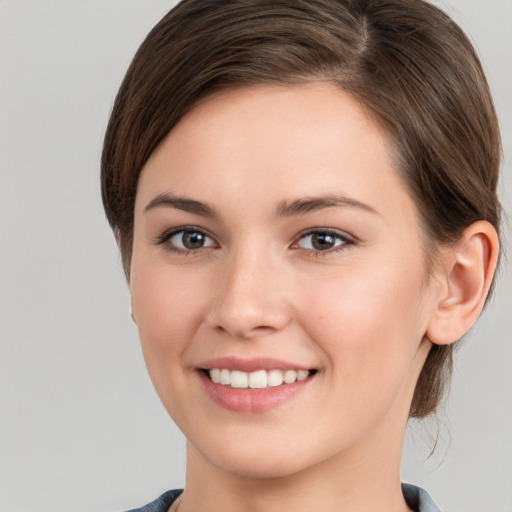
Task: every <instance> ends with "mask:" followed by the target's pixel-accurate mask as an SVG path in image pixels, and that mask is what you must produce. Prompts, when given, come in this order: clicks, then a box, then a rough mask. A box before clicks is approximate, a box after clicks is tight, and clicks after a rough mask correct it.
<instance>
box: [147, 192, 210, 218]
mask: <svg viewBox="0 0 512 512" xmlns="http://www.w3.org/2000/svg"><path fill="white" fill-rule="evenodd" d="M158 207H165V208H174V209H175V210H182V211H184V212H188V213H195V214H196V215H201V216H202V217H211V218H213V217H217V211H216V210H215V208H214V207H213V206H210V205H208V204H206V203H203V202H201V201H196V200H195V199H188V198H187V197H179V196H173V195H172V194H169V193H167V194H159V195H157V196H156V197H155V198H154V199H152V200H151V201H150V202H149V203H148V204H147V205H146V207H145V208H144V211H145V212H148V211H150V210H153V209H155V208H158Z"/></svg>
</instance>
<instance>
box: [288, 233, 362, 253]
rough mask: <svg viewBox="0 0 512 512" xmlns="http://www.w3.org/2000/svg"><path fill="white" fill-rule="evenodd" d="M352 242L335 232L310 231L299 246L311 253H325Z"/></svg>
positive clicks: (300, 241) (301, 239) (302, 238)
mask: <svg viewBox="0 0 512 512" xmlns="http://www.w3.org/2000/svg"><path fill="white" fill-rule="evenodd" d="M351 243H352V241H351V240H349V239H348V238H346V237H344V236H342V235H341V234H340V233H336V232H333V231H312V232H311V231H310V232H309V233H306V234H304V235H303V236H302V237H301V238H300V240H299V242H298V243H297V245H298V246H299V247H300V248H301V249H306V250H309V251H319V252H325V251H329V250H330V249H334V248H335V247H339V246H343V245H347V244H351Z"/></svg>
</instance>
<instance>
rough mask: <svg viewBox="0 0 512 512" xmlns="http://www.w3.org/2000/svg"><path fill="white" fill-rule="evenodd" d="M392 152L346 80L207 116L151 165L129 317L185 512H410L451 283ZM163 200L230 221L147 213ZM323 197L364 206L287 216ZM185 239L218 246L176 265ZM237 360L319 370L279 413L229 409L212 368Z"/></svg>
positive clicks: (275, 91) (215, 107)
mask: <svg viewBox="0 0 512 512" xmlns="http://www.w3.org/2000/svg"><path fill="white" fill-rule="evenodd" d="M389 147H390V144H389V141H388V140H387V137H386V134H385V133H384V132H383V131H382V130H381V128H380V126H379V125H378V124H377V123H376V121H375V120H374V119H373V118H372V117H371V116H370V115H368V114H367V113H366V112H365V110H364V109H363V108H362V107H361V106H360V105H359V104H358V103H357V102H356V101H355V100H354V99H353V98H352V97H351V96H350V95H349V94H347V93H345V92H343V91H342V90H340V89H338V88H336V87H335V86H334V85H329V84H318V83H314V84H309V85H301V86H297V87H290V86H287V87H279V86H272V87H271V86H259V87H253V88H246V89H241V90H230V91H226V92H222V93H221V94H218V95H216V96H214V97H211V98H209V99H207V100H205V101H203V102H202V103H200V104H199V105H198V106H196V108H194V109H193V110H192V111H191V112H189V113H188V114H187V115H186V116H185V117H184V118H183V119H182V120H181V121H180V123H179V124H178V125H177V126H176V127H175V128H174V129H173V130H172V131H171V133H170V134H169V135H168V136H167V138H166V139H165V140H164V141H163V143H162V144H161V145H160V146H159V147H158V148H157V150H156V151H155V152H154V154H153V155H152V156H151V158H150V159H149V161H148V162H147V164H146V166H145V168H144V170H143V172H142V174H141V178H140V181H139V185H138V191H137V198H136V205H135V229H134V245H133V258H132V266H131V282H130V286H131V294H132V310H133V319H134V321H135V322H136V324H137V326H138V329H139V332H140V337H141V342H142V348H143V352H144V357H145V360H146V364H147V367H148V370H149V373H150V376H151V378H152V381H153V384H154V386H155V388H156V390H157V392H158V394H159V396H160V398H161V400H162V402H163V404H164V406H165V407H166V409H167V411H168V412H169V414H170V415H171V417H172V418H173V419H174V421H175V422H176V423H177V425H178V426H179V427H180V429H181V430H182V431H183V432H184V434H185V435H186V437H187V440H188V444H187V458H188V461H187V484H186V490H185V493H184V497H183V500H182V502H181V504H180V512H187V511H189V512H191V511H193V510H209V511H217V510H219V511H220V510H222V511H223V512H226V511H228V512H229V511H239V510H247V511H259V510H265V511H272V510H279V511H282V510H295V511H301V510H304V511H306V510H308V511H310V510H313V509H316V510H322V511H340V510H350V511H351V512H358V511H370V510H371V511H372V512H376V511H377V512H378V511H387V512H389V511H391V510H393V511H401V510H402V511H403V510H408V508H407V505H406V504H405V502H404V500H403V497H402V495H401V489H400V474H399V471H400V458H401V451H402V444H403V437H404V429H405V425H406V421H407V417H408V411H409V407H410V403H411V400H412V395H413V391H414V387H415V383H416V381H417V378H418V375H419V373H420V370H421V368H422V365H423V363H424V361H425V358H426V356H427V354H428V350H429V348H430V346H431V344H430V341H428V339H427V338H426V334H427V331H428V329H429V328H430V326H431V323H432V321H433V318H434V317H435V315H436V314H437V311H438V304H439V296H440V293H445V292H446V291H447V289H448V288H449V286H448V285H446V280H442V279H437V280H433V279H431V278H429V277H428V275H427V272H426V261H425V253H424V243H423V239H422V232H421V228H420V225H419V221H418V212H417V210H416V206H415V204H414V202H413V200H412V199H411V197H410V196H409V194H408V192H407V191H406V189H405V187H404V186H403V184H402V183H401V181H400V179H399V177H398V174H397V171H396V168H395V164H394V162H393V160H392V157H391V155H390V151H389ZM162 194H169V195H171V194H172V196H173V197H182V198H187V199H193V200H195V201H199V202H201V203H204V204H207V205H209V206H210V207H212V208H213V209H215V212H216V216H214V217H211V216H205V215H203V214H202V213H201V212H197V211H196V212H191V211H183V210H182V209H181V207H180V206H179V205H177V204H175V205H174V206H171V205H169V204H160V205H155V204H154V203H153V207H151V208H149V209H148V204H150V203H151V201H154V199H155V198H156V197H158V196H161V195H162ZM326 195H328V196H333V195H335V196H337V197H343V198H349V199H350V201H352V202H353V201H357V202H359V203H361V204H362V205H365V206H361V205H358V206H355V205H354V204H352V203H351V202H350V201H349V203H350V204H346V203H345V204H339V205H335V206H325V205H323V206H322V205H318V204H317V207H316V208H314V209H313V210H312V211H307V212H302V213H297V212H293V211H292V212H290V211H288V214H286V215H283V214H281V215H277V214H276V210H278V209H279V207H281V210H283V205H290V204H291V203H293V202H294V201H296V200H304V199H311V198H314V197H315V198H316V197H324V196H326ZM203 213H204V212H203ZM281 213H282V212H281ZM183 226H195V228H194V229H195V231H197V230H198V229H200V230H201V231H202V232H204V233H206V234H207V238H205V240H206V244H205V246H203V247H202V248H198V249H194V250H191V251H188V252H186V251H182V252H178V253H176V252H173V251H172V250H171V249H172V247H171V245H172V244H171V242H172V241H175V242H177V243H180V242H181V240H182V238H181V235H179V234H178V235H177V236H175V237H174V238H172V240H169V239H165V237H164V236H163V234H165V233H166V232H169V230H170V229H173V228H180V227H183ZM313 228H323V229H324V231H325V229H329V230H331V231H335V232H336V233H339V234H340V235H341V236H342V237H344V239H345V241H344V240H343V238H336V237H335V240H336V244H339V245H336V246H335V247H333V248H332V249H329V250H326V251H322V250H314V249H312V246H311V237H308V236H306V235H305V234H304V232H306V233H307V232H308V230H311V229H313ZM446 272H448V271H446ZM446 272H445V273H446ZM451 341H455V340H451ZM224 356H234V357H239V358H252V357H265V356H266V357H274V358H278V359H282V360H285V361H289V362H292V363H295V364H298V365H301V366H305V367H307V368H312V369H313V368H314V369H315V370H317V373H316V374H315V376H314V378H312V379H311V381H310V382H308V384H307V386H306V387H305V388H304V390H303V391H302V392H301V393H300V394H298V395H297V396H295V397H293V399H291V400H288V401H286V402H285V403H283V404H281V405H280V406H279V407H277V408H274V409H272V410H270V411H266V412H263V413H240V412H236V411H229V410H227V409H224V408H222V407H220V406H218V405H217V404H215V403H214V402H213V401H212V400H211V398H210V397H209V396H208V395H207V394H206V393H205V391H204V388H203V386H202V384H201V382H200V378H199V371H198V366H199V365H200V364H201V362H202V361H205V360H207V359H210V358H216V357H224Z"/></svg>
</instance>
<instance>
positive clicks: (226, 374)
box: [219, 370, 231, 386]
mask: <svg viewBox="0 0 512 512" xmlns="http://www.w3.org/2000/svg"><path fill="white" fill-rule="evenodd" d="M219 379H220V380H219V384H224V386H229V385H230V384H231V372H230V371H229V370H221V371H220V377H219Z"/></svg>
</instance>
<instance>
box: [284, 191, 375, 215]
mask: <svg viewBox="0 0 512 512" xmlns="http://www.w3.org/2000/svg"><path fill="white" fill-rule="evenodd" d="M332 207H342V208H357V209H360V210H363V211H366V212H369V213H374V214H377V215H379V212H378V211H377V210H376V209H375V208H373V207H372V206H370V205H368V204H365V203H362V202H361V201H357V200H356V199H352V198H350V197H345V196H338V195H325V196H319V197H306V198H301V199H296V200H294V201H291V202H288V201H282V202H281V203H279V205H278V206H277V208H276V216H277V217H291V216H295V215H304V214H306V213H311V212H315V211H318V210H322V209H323V208H332Z"/></svg>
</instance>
